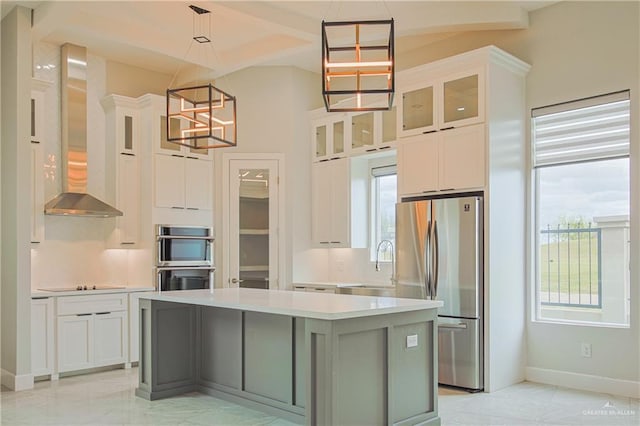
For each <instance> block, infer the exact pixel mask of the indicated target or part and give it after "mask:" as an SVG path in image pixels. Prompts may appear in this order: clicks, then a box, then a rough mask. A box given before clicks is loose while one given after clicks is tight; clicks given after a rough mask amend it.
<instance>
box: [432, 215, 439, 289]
mask: <svg viewBox="0 0 640 426" xmlns="http://www.w3.org/2000/svg"><path fill="white" fill-rule="evenodd" d="M433 249H434V250H433V253H432V254H433V265H432V268H433V271H434V272H433V298H434V299H435V298H436V297H437V296H438V276H439V275H440V274H439V273H440V271H439V269H438V263H439V262H440V241H439V240H438V222H437V221H436V220H435V219H434V221H433Z"/></svg>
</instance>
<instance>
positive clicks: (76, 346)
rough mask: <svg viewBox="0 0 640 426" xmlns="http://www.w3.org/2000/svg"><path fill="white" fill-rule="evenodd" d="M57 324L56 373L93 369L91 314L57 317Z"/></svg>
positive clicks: (92, 322) (92, 323)
mask: <svg viewBox="0 0 640 426" xmlns="http://www.w3.org/2000/svg"><path fill="white" fill-rule="evenodd" d="M57 323H58V341H57V343H58V372H59V373H64V372H66V371H73V370H82V369H85V368H91V367H93V366H94V364H93V358H94V356H93V345H94V343H93V336H94V333H93V325H94V321H93V314H76V315H65V316H59V317H58V320H57Z"/></svg>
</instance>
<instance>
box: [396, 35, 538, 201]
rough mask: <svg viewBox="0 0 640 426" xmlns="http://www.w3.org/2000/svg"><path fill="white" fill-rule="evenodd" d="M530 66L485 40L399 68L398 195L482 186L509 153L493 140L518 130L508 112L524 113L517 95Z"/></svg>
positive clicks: (504, 138) (516, 141)
mask: <svg viewBox="0 0 640 426" xmlns="http://www.w3.org/2000/svg"><path fill="white" fill-rule="evenodd" d="M528 68H529V66H528V65H527V64H525V63H524V62H522V61H520V60H519V59H517V58H515V57H513V56H511V55H509V54H508V53H506V52H504V51H502V50H500V49H498V48H496V47H494V46H489V47H484V48H481V49H476V50H473V51H470V52H466V53H463V54H460V55H456V56H453V57H450V58H446V59H442V60H440V61H436V62H433V63H430V64H425V65H421V66H419V67H415V68H412V69H409V70H406V71H403V72H401V73H400V75H399V76H398V87H399V92H400V95H399V97H400V99H401V101H400V102H399V103H398V134H399V136H400V139H399V140H398V142H397V149H398V194H399V197H400V198H402V197H407V196H416V195H424V194H429V193H433V192H461V191H483V190H486V189H487V187H488V186H489V185H490V177H491V176H494V175H495V173H494V171H495V170H496V168H497V167H499V165H500V164H502V163H503V162H508V161H512V160H513V159H512V158H508V156H509V155H511V152H510V151H509V150H505V149H504V148H501V149H500V150H496V149H495V146H496V144H501V143H503V142H506V141H509V140H511V139H512V138H514V135H517V136H518V137H520V136H521V133H520V132H521V131H522V128H516V127H514V126H515V125H521V121H519V120H514V119H513V116H514V115H517V116H518V117H524V105H523V104H522V103H521V102H520V101H519V99H520V98H519V96H520V95H521V92H522V90H523V84H522V79H523V76H524V75H526V72H527V71H528ZM505 117H509V118H508V119H505ZM512 132H515V133H512ZM521 142H522V140H520V139H514V140H513V143H514V144H520V143H521ZM492 147H494V148H492ZM520 161H523V160H520Z"/></svg>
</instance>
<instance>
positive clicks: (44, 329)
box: [31, 297, 54, 376]
mask: <svg viewBox="0 0 640 426" xmlns="http://www.w3.org/2000/svg"><path fill="white" fill-rule="evenodd" d="M53 360H54V334H53V298H51V297H42V298H40V297H38V298H33V299H31V373H32V374H33V375H34V376H44V375H47V374H52V373H53V370H54V365H53Z"/></svg>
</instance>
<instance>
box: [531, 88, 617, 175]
mask: <svg viewBox="0 0 640 426" xmlns="http://www.w3.org/2000/svg"><path fill="white" fill-rule="evenodd" d="M629 108H630V101H629V91H628V90H627V91H624V92H617V93H612V94H609V95H603V96H597V97H594V98H589V99H582V100H579V101H574V102H567V103H564V104H558V105H552V106H549V107H544V108H537V109H534V110H532V111H531V116H532V119H531V128H532V137H533V143H532V146H533V166H534V167H543V166H549V165H555V164H565V163H575V162H581V161H592V160H600V159H606V158H617V157H625V156H628V155H629V131H630V124H629V123H630V112H629Z"/></svg>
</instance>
